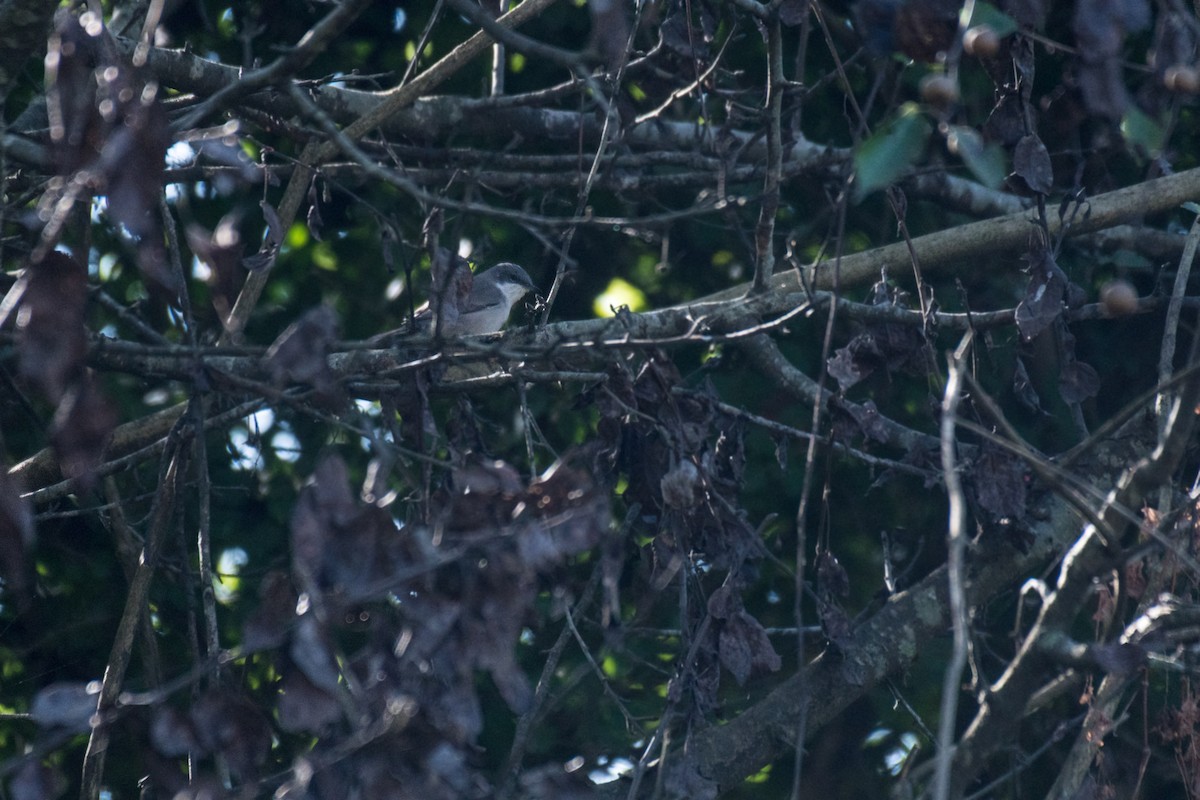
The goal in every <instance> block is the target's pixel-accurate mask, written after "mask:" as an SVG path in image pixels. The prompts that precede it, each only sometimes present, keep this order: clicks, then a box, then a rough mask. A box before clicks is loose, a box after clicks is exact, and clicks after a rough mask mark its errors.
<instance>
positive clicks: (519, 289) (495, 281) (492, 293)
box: [373, 261, 537, 341]
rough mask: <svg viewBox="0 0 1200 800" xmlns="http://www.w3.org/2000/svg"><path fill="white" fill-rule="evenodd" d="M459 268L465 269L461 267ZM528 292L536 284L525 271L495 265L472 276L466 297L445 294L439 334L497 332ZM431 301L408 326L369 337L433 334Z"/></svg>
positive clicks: (508, 263)
mask: <svg viewBox="0 0 1200 800" xmlns="http://www.w3.org/2000/svg"><path fill="white" fill-rule="evenodd" d="M462 269H466V267H465V266H463V267H462ZM529 292H533V293H534V294H537V286H536V285H535V284H534V282H533V281H532V280H531V279H530V277H529V274H528V273H527V272H525V270H523V269H522V268H521V267H519V266H517V265H516V264H513V263H512V262H509V261H504V262H501V263H499V264H496V265H495V266H494V267H492V268H491V269H486V270H484V271H483V272H480V273H478V274H476V275H475V276H474V278H473V279H472V281H471V288H470V291H469V292H468V293H467V295H466V297H465V298H463V299H462V300H459V301H458V302H457V303H456V302H454V301H455V298H454V297H452V296H450V292H447V293H446V294H447V296H446V297H444V298H443V299H442V301H441V304H440V308H441V314H442V320H441V325H440V331H438V332H439V333H440V334H441V335H442V336H483V335H486V334H491V333H498V332H499V331H500V330H501V329H502V328H503V327H504V325H505V324H506V323H507V322H508V315H509V314H510V313H511V312H512V308H513V306H514V305H516V304H517V302H518V301H519V300H520V299H521V298H522V297H524V296H525V295H526V294H528V293H529ZM433 305H434V304H431V303H425V304H423V305H422V306H421V307H420V308H418V309H417V310H416V311H415V312H414V313H413V320H412V325H411V326H406V327H405V328H401V329H399V330H397V331H388V332H387V333H381V334H379V335H378V336H376V337H373V338H374V339H375V340H376V341H378V340H381V339H385V338H390V337H392V336H393V335H395V334H401V333H424V334H433V333H434V332H435V328H437V327H439V326H437V325H435V322H436V314H435V313H434V308H433Z"/></svg>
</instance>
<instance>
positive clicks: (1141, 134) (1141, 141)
mask: <svg viewBox="0 0 1200 800" xmlns="http://www.w3.org/2000/svg"><path fill="white" fill-rule="evenodd" d="M1121 135H1122V136H1124V137H1125V141H1127V142H1130V143H1131V144H1136V145H1138V146H1139V147H1141V148H1142V150H1144V151H1145V152H1146V153H1149V154H1153V153H1158V152H1161V151H1162V147H1163V141H1164V138H1165V135H1164V131H1163V127H1162V125H1160V124H1159V122H1158V120H1156V119H1154V118H1153V117H1151V116H1149V115H1147V114H1146V113H1145V112H1143V111H1142V110H1141V109H1139V108H1138V107H1137V106H1134V105H1130V106H1129V110H1128V111H1126V112H1125V116H1124V117H1123V118H1122V119H1121Z"/></svg>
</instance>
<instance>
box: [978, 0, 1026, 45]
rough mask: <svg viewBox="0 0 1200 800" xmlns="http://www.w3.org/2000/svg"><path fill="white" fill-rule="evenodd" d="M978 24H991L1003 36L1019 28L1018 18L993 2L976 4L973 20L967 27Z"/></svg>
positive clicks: (997, 33)
mask: <svg viewBox="0 0 1200 800" xmlns="http://www.w3.org/2000/svg"><path fill="white" fill-rule="evenodd" d="M976 25H990V26H991V28H992V30H994V31H995V32H996V35H997V36H999V37H1001V38H1003V37H1005V36H1008V35H1009V34H1010V33H1014V32H1015V31H1016V30H1017V28H1018V26H1017V22H1016V20H1014V19H1013V18H1012V17H1010V16H1009V15H1008V14H1005V13H1004V12H1003V11H1001V10H1000V9H998V8H996V7H995V6H994V5H992V4H991V3H976V4H975V12H974V13H973V14H971V22H970V24H969V25H967V27H968V28H974V27H975V26H976Z"/></svg>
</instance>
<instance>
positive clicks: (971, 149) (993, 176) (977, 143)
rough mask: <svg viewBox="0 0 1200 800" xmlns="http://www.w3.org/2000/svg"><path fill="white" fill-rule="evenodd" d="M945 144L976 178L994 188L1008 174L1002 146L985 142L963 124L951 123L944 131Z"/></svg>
mask: <svg viewBox="0 0 1200 800" xmlns="http://www.w3.org/2000/svg"><path fill="white" fill-rule="evenodd" d="M946 146H947V147H948V148H949V149H950V152H951V153H954V154H956V155H957V156H958V157H959V158H961V159H962V162H963V163H964V164H966V165H967V169H969V170H971V174H972V175H974V176H975V178H976V180H978V181H979V182H980V183H982V184H983V185H984V186H987V187H988V188H989V189H995V188H997V187H999V186H1000V184H1002V183H1004V177H1005V175H1007V174H1008V159H1007V157H1006V156H1005V155H1004V148H1003V147H1001V146H1000V145H999V144H997V143H995V142H992V143H991V144H986V143H985V142H984V141H983V136H982V135H981V134H980V133H979V131H977V130H975V129H974V128H971V127H967V126H965V125H952V126H950V129H949V130H948V131H947V132H946Z"/></svg>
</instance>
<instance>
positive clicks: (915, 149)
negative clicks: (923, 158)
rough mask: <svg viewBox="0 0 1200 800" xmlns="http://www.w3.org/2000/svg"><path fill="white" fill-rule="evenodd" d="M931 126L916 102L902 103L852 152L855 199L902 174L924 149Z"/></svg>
mask: <svg viewBox="0 0 1200 800" xmlns="http://www.w3.org/2000/svg"><path fill="white" fill-rule="evenodd" d="M932 130H933V127H932V126H931V125H930V124H929V122H928V121H927V120H926V119H925V117H924V116H923V115H922V114H921V111H920V109H919V108H918V107H917V104H916V103H905V104H904V105H903V106H901V107H900V112H899V114H898V115H897V116H896V118H895V119H893V120H892V121H891V122H889V123H888V124H886V125H884V126H883V127H882V128H880V129H879V130H878V131H876V132H875V134H874V135H873V136H871V138H869V139H867V140H866V141H865V142H863V143H862V144H860V145H859V146H858V150H857V151H855V153H854V172H855V184H854V201H855V202H856V203H857V202H858V201H860V200H862V199H863V198H864V197H866V196H867V195H868V194H870V193H871V192H873V191H875V190H876V189H882V188H883V187H885V186H888V185H889V184H891V183H893V182H894V181H895V180H896V179H897V178H899V177H900V176H901V175H903V174H904V173H905V172H906V171H907V170H908V168H909V167H910V166H912V164H913V162H915V161H916V160H917V158H918V157H919V156H920V155H921V153H922V151H924V149H925V142H926V140H927V139H928V138H929V134H930V132H931V131H932Z"/></svg>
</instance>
